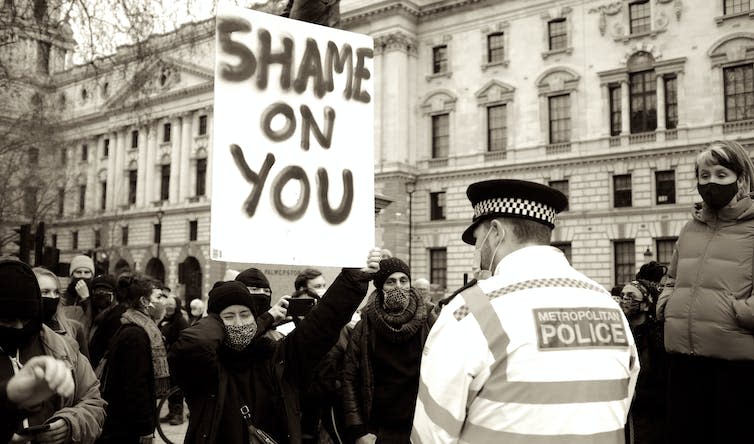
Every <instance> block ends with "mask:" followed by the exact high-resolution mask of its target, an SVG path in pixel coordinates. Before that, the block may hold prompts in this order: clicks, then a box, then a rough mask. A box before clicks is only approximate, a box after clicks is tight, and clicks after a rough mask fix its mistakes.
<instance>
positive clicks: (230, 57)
mask: <svg viewBox="0 0 754 444" xmlns="http://www.w3.org/2000/svg"><path fill="white" fill-rule="evenodd" d="M216 45H217V49H216V61H215V63H216V65H215V105H214V145H213V154H212V156H213V157H212V161H213V170H212V209H211V217H212V221H211V241H210V243H211V257H212V259H214V260H221V261H230V262H255V263H267V264H294V265H305V264H306V265H319V266H363V265H364V262H365V258H366V254H367V252H368V250H369V248H371V247H372V246H373V244H374V154H373V153H374V146H373V143H374V142H373V140H374V138H373V131H374V129H373V125H374V122H373V115H374V110H373V97H374V82H373V76H374V74H373V72H374V69H373V66H374V63H373V49H372V48H373V42H372V39H371V38H370V37H368V36H365V35H360V34H355V33H350V32H346V31H342V30H337V29H332V28H327V27H322V26H317V25H313V24H309V23H305V22H299V21H296V20H289V19H285V18H282V17H277V16H274V15H269V14H264V13H261V12H257V11H252V10H248V9H244V8H238V7H230V6H228V7H225V8H221V9H220V11H219V12H218V15H217V41H216Z"/></svg>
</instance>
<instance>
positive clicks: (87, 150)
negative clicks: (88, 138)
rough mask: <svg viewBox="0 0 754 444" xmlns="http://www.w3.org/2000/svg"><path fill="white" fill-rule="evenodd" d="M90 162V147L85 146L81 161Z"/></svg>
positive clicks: (82, 150) (83, 146) (82, 146)
mask: <svg viewBox="0 0 754 444" xmlns="http://www.w3.org/2000/svg"><path fill="white" fill-rule="evenodd" d="M87 160H89V145H87V144H83V145H81V161H82V162H86V161H87Z"/></svg>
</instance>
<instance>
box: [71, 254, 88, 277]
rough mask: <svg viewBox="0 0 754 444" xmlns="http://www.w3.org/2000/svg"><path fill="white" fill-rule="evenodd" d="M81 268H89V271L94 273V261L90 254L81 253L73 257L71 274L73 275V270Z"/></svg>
mask: <svg viewBox="0 0 754 444" xmlns="http://www.w3.org/2000/svg"><path fill="white" fill-rule="evenodd" d="M79 268H88V269H89V271H91V272H92V274H94V261H93V260H92V258H90V257H89V256H84V255H83V254H79V255H78V256H74V258H73V259H71V266H70V268H69V270H70V271H69V276H73V272H74V271H76V270H77V269H79Z"/></svg>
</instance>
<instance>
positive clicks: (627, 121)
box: [620, 80, 631, 135]
mask: <svg viewBox="0 0 754 444" xmlns="http://www.w3.org/2000/svg"><path fill="white" fill-rule="evenodd" d="M628 100H629V97H628V80H621V82H620V118H621V122H620V123H621V125H620V129H621V131H620V133H621V135H628V134H631V107H630V106H629V103H628Z"/></svg>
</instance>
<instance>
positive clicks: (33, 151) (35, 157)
mask: <svg viewBox="0 0 754 444" xmlns="http://www.w3.org/2000/svg"><path fill="white" fill-rule="evenodd" d="M26 155H27V158H28V160H29V165H34V166H36V165H38V164H39V148H37V147H35V146H32V147H30V148H29V151H28V153H26Z"/></svg>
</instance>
